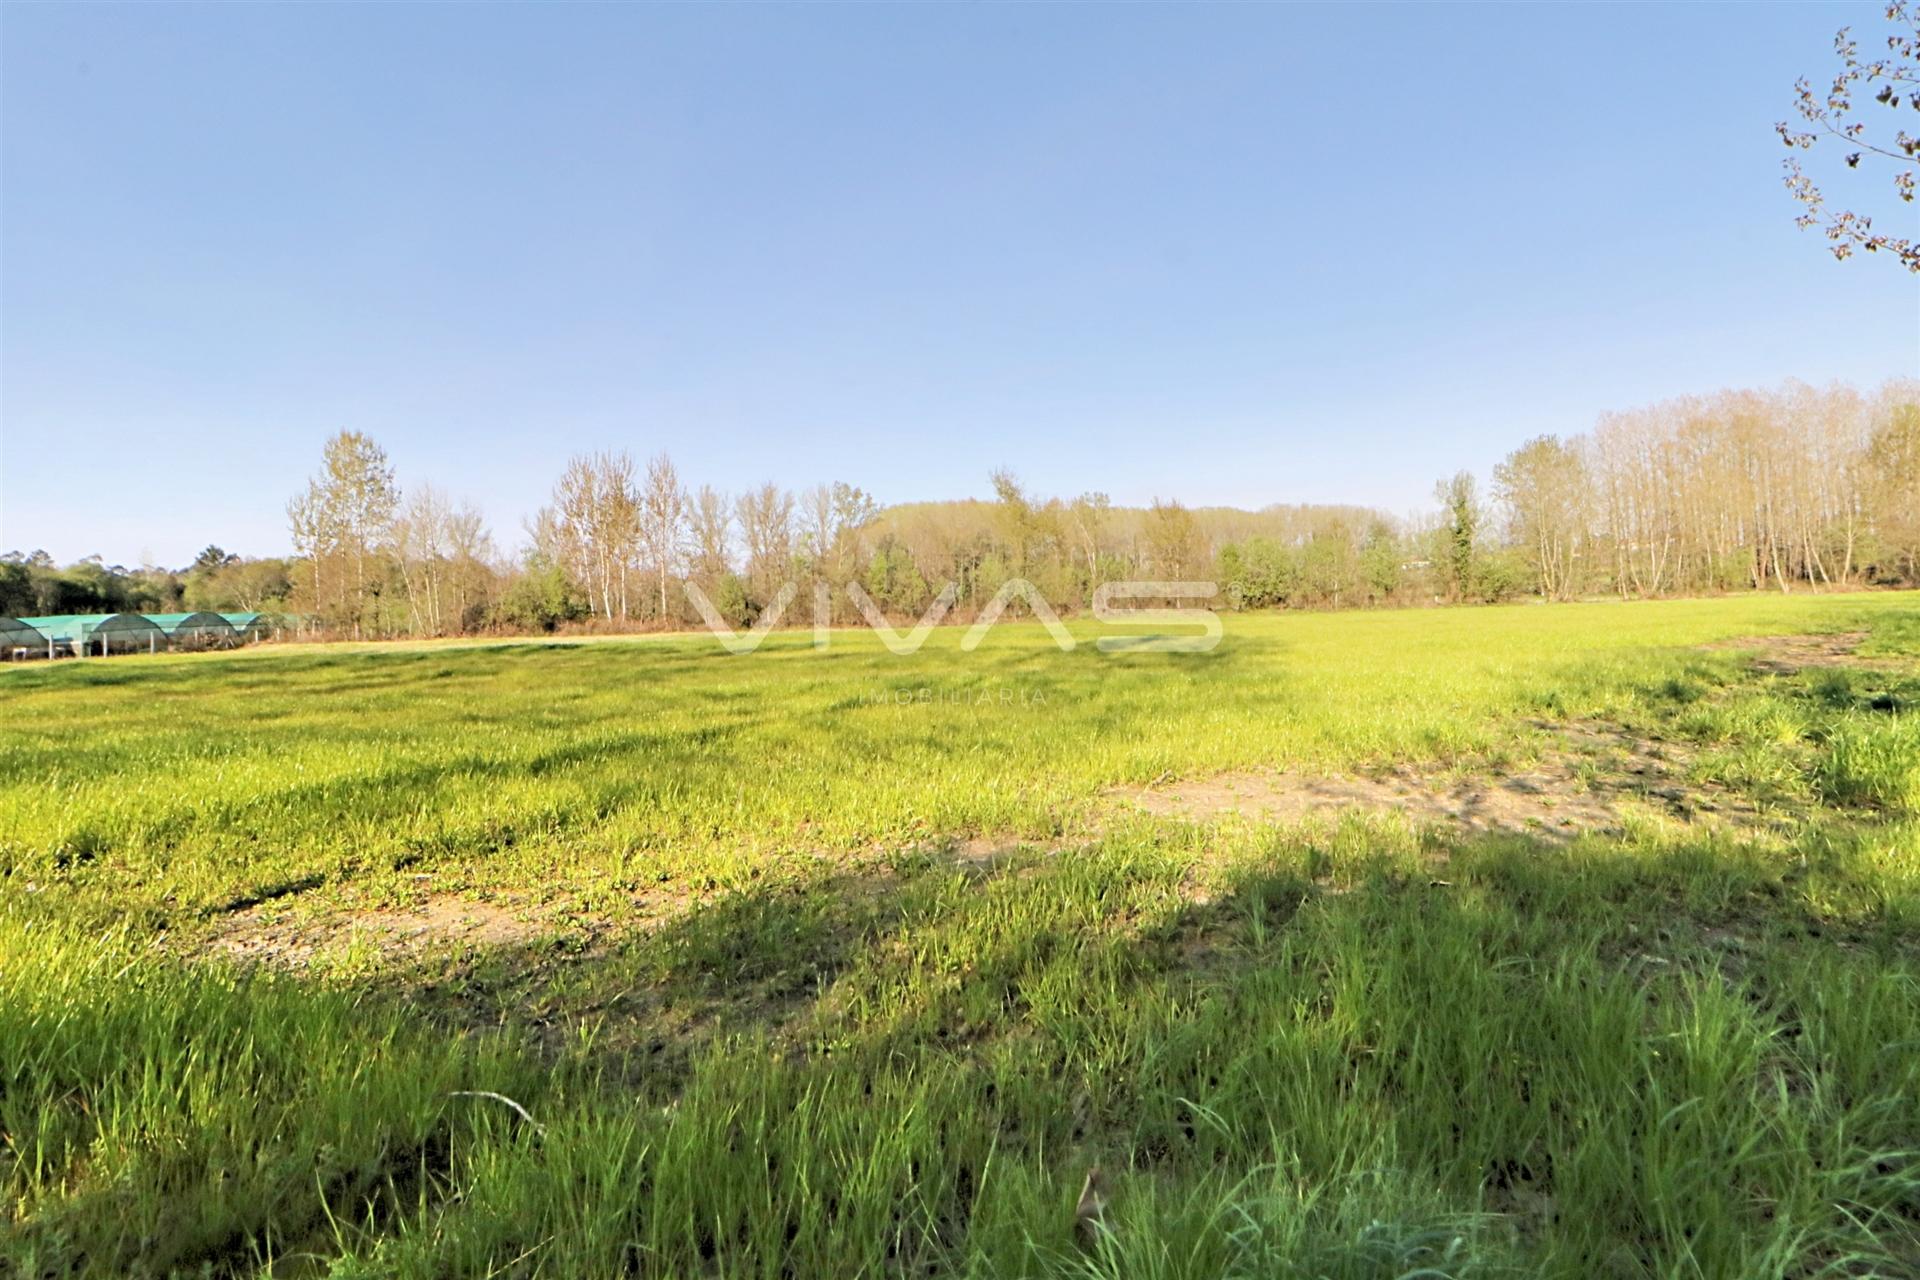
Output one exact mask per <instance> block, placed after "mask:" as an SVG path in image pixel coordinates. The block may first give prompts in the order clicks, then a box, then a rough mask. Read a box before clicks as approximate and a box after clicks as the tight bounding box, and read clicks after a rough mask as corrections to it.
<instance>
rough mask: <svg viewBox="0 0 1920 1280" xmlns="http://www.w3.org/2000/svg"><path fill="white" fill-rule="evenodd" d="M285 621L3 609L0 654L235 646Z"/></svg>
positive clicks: (82, 654) (201, 613)
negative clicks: (32, 613)
mask: <svg viewBox="0 0 1920 1280" xmlns="http://www.w3.org/2000/svg"><path fill="white" fill-rule="evenodd" d="M284 626H285V621H284V619H282V618H281V617H280V616H279V615H277V614H271V613H214V612H212V611H210V610H204V609H203V610H197V611H195V612H192V613H60V614H49V615H46V616H44V617H37V618H15V617H11V616H5V615H0V659H6V660H15V659H27V658H59V657H77V658H90V657H101V656H104V655H107V654H114V653H159V652H160V651H161V650H163V649H176V650H181V649H213V648H231V647H232V646H234V645H239V644H248V643H251V642H253V641H257V640H265V639H267V638H268V637H270V636H272V635H273V634H275V633H276V632H278V631H280V630H281V629H282V628H283V627H284Z"/></svg>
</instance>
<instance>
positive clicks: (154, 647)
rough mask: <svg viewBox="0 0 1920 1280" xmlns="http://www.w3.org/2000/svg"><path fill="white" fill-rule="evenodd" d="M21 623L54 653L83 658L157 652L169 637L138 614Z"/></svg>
mask: <svg viewBox="0 0 1920 1280" xmlns="http://www.w3.org/2000/svg"><path fill="white" fill-rule="evenodd" d="M21 621H22V622H24V623H26V624H27V625H28V626H30V627H32V628H33V629H34V630H36V631H38V632H39V633H40V634H41V635H43V636H45V637H46V638H47V640H48V641H50V642H51V646H52V649H53V651H54V652H56V653H58V652H61V651H64V652H67V653H71V654H76V655H78V656H80V657H93V656H94V655H96V654H108V653H157V652H159V651H160V650H161V649H164V648H165V647H166V644H167V634H166V632H164V631H162V630H161V629H160V628H159V627H157V626H155V625H154V624H153V623H152V622H150V621H148V619H147V618H146V617H145V616H144V615H142V614H138V613H63V614H54V615H52V616H50V617H45V618H22V619H21Z"/></svg>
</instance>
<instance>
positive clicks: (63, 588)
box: [0, 547, 292, 617]
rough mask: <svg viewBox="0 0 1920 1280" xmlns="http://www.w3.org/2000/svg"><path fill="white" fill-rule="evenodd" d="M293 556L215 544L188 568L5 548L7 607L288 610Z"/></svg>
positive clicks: (34, 610) (22, 610)
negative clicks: (251, 553) (63, 560)
mask: <svg viewBox="0 0 1920 1280" xmlns="http://www.w3.org/2000/svg"><path fill="white" fill-rule="evenodd" d="M290 572H291V568H290V564H289V562H288V561H286V560H281V559H260V560H246V559H242V558H241V557H240V556H237V555H232V554H230V553H228V552H226V551H224V550H222V549H221V548H219V547H208V548H207V549H206V550H205V551H202V552H201V553H200V554H199V555H198V556H197V557H195V559H194V562H193V563H192V564H191V565H189V566H187V567H186V568H184V569H158V568H152V567H147V568H139V569H129V568H126V567H125V566H123V565H109V564H105V563H103V562H102V561H101V559H100V557H98V556H92V557H89V558H88V559H85V560H81V561H78V562H76V563H74V564H70V565H67V566H65V567H62V566H60V565H56V564H55V563H54V562H53V558H52V557H51V556H49V555H48V554H47V553H46V552H44V551H35V552H32V553H31V554H23V553H21V552H18V551H12V552H8V553H7V554H6V555H4V556H0V614H9V615H12V616H14V617H36V616H44V615H47V614H60V613H121V612H132V613H179V612H183V611H187V610H195V609H211V610H214V611H216V612H219V611H248V612H252V611H269V612H284V611H285V610H286V608H287V599H288V596H289V595H290V594H291V591H292V579H291V577H290Z"/></svg>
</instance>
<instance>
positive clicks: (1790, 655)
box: [1702, 631, 1872, 676]
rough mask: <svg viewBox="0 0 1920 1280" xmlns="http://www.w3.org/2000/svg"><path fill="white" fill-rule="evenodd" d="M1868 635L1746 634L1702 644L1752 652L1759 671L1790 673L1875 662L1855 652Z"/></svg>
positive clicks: (1854, 632) (1834, 633) (1864, 633)
mask: <svg viewBox="0 0 1920 1280" xmlns="http://www.w3.org/2000/svg"><path fill="white" fill-rule="evenodd" d="M1866 638H1867V633H1866V632H1864V631H1836V632H1833V633H1831V634H1828V635H1812V636H1745V637H1742V638H1740V639H1738V640H1720V641H1716V642H1715V643H1713V644H1709V645H1703V646H1702V647H1703V648H1706V649H1737V650H1739V651H1741V652H1744V653H1752V654H1753V655H1754V657H1753V669H1754V670H1755V671H1760V672H1763V673H1765V674H1767V675H1775V676H1790V675H1795V674H1797V673H1799V672H1802V671H1808V670H1812V669H1814V668H1816V667H1864V666H1871V665H1872V663H1871V662H1870V661H1869V660H1868V659H1866V658H1862V657H1860V656H1859V654H1857V653H1855V652H1854V651H1855V650H1856V649H1858V648H1859V647H1860V645H1861V643H1862V642H1863V641H1865V640H1866Z"/></svg>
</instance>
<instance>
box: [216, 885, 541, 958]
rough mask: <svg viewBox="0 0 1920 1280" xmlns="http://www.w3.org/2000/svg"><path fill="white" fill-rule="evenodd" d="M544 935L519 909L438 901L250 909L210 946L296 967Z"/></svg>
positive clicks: (228, 922) (225, 925) (442, 897)
mask: <svg viewBox="0 0 1920 1280" xmlns="http://www.w3.org/2000/svg"><path fill="white" fill-rule="evenodd" d="M548 928H549V926H548V925H547V924H545V923H543V922H542V921H540V920H539V919H537V918H535V917H534V916H532V915H530V914H529V913H527V912H525V911H522V910H516V909H515V908H512V907H507V906H502V905H500V904H497V903H491V902H475V901H472V900H469V899H466V898H459V897H455V896H453V895H452V894H436V895H434V896H432V897H429V898H427V899H426V900H425V901H424V902H422V903H420V904H419V905H418V906H414V907H395V908H379V909H373V910H364V911H339V912H333V913H326V914H320V915H311V914H305V913H300V912H290V911H287V910H286V909H284V908H281V909H278V910H275V909H273V908H272V907H271V906H256V907H249V908H248V909H247V910H245V911H238V912H235V913H234V914H232V915H231V916H229V917H227V918H226V919H225V920H224V921H223V922H222V923H221V927H220V929H219V931H218V932H217V933H216V934H215V935H214V938H213V946H214V947H215V948H216V949H218V950H220V951H224V952H226V953H227V954H228V955H232V956H238V957H240V958H241V959H245V960H251V961H261V962H265V963H268V964H275V965H281V966H288V967H293V966H300V965H305V964H309V963H311V962H312V961H313V960H314V958H315V957H316V956H320V955H322V954H326V953H331V952H337V951H340V950H342V949H345V948H348V947H351V946H353V945H354V944H356V943H363V944H366V945H369V946H371V947H373V948H374V949H376V950H377V951H379V952H381V953H382V954H384V955H389V956H393V955H410V954H419V953H422V952H425V951H428V950H431V949H433V948H435V947H440V946H445V945H447V944H450V943H451V944H462V945H469V946H480V947H495V946H503V945H507V944H511V943H520V942H526V941H528V940H530V939H532V938H535V937H538V936H539V935H541V934H542V933H544V932H546V931H547V929H548Z"/></svg>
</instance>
